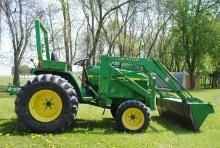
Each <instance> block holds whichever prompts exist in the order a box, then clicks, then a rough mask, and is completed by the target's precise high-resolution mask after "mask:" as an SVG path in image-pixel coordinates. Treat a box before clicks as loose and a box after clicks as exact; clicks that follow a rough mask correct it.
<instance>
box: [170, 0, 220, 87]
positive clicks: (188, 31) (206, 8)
mask: <svg viewBox="0 0 220 148" xmlns="http://www.w3.org/2000/svg"><path fill="white" fill-rule="evenodd" d="M170 3H172V4H173V9H175V16H174V20H175V29H174V30H175V31H176V32H179V34H175V35H177V37H178V38H179V39H178V40H176V41H177V42H179V41H180V44H176V43H175V44H176V45H178V46H179V47H181V48H182V49H183V51H184V57H185V62H186V64H187V71H188V73H189V75H190V84H191V85H190V86H191V89H193V88H194V87H195V80H194V76H195V74H196V67H197V65H198V64H199V59H200V58H201V57H202V56H203V55H204V54H207V53H211V51H212V50H214V49H215V48H216V47H215V46H216V44H215V40H216V39H217V38H214V37H216V32H215V31H214V30H213V26H212V21H213V18H214V16H215V14H214V9H215V7H216V5H218V4H219V1H217V0H216V1H215V0H213V1H209V2H206V1H201V0H175V1H172V2H170ZM217 40H218V39H217Z"/></svg>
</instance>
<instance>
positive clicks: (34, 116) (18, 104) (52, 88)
mask: <svg viewBox="0 0 220 148" xmlns="http://www.w3.org/2000/svg"><path fill="white" fill-rule="evenodd" d="M77 109H78V98H77V94H76V91H75V89H74V87H73V86H72V85H71V84H70V83H68V82H67V80H65V79H63V78H61V77H60V76H56V75H51V74H45V75H39V76H37V77H35V78H34V79H33V80H32V81H28V82H27V83H26V85H25V86H23V87H22V88H21V90H20V91H19V93H18V95H17V98H16V100H15V112H16V114H17V117H18V120H20V121H21V122H22V124H23V125H24V127H25V128H26V129H28V130H29V131H31V132H41V133H42V132H46V133H48V132H58V131H64V130H65V129H66V128H67V127H68V126H70V125H72V124H73V123H74V120H75V117H76V114H77Z"/></svg>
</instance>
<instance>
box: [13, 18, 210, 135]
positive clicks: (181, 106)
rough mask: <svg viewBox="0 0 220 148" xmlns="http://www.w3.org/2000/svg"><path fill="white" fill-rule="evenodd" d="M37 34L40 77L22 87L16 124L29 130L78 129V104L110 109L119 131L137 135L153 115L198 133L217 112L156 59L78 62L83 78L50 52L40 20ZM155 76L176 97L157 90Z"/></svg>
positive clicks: (114, 58) (103, 57)
mask: <svg viewBox="0 0 220 148" xmlns="http://www.w3.org/2000/svg"><path fill="white" fill-rule="evenodd" d="M35 30H36V45H37V54H38V64H37V65H36V66H35V67H34V68H33V69H32V71H31V73H32V74H34V75H36V77H35V78H33V80H29V81H28V82H27V83H26V84H25V85H24V86H23V87H21V89H20V91H19V93H18V94H17V98H16V101H15V112H16V114H17V117H18V120H19V121H20V122H22V124H23V125H24V127H25V128H26V129H27V130H28V131H31V132H41V133H50V132H60V131H65V129H67V128H68V127H70V126H74V123H75V120H76V115H77V110H78V104H79V103H82V104H90V105H94V106H97V107H102V108H104V109H110V111H111V114H112V116H113V118H114V120H115V123H116V127H117V129H118V130H120V131H126V132H133V133H141V132H145V131H146V130H147V128H148V127H149V124H150V121H151V111H157V110H158V112H159V115H160V116H162V117H168V119H170V118H172V119H174V120H172V121H177V122H179V123H180V124H181V125H183V126H184V127H187V128H189V129H192V130H194V131H198V130H199V128H200V127H201V125H202V123H203V122H204V121H205V119H206V118H207V116H208V115H209V114H210V113H214V109H213V106H212V105H211V104H210V103H204V102H203V101H201V100H200V99H198V98H195V97H193V96H192V95H191V94H190V93H188V92H187V91H186V90H185V89H184V88H183V87H182V85H181V84H179V82H178V81H177V79H176V78H175V77H174V76H173V75H172V74H171V73H170V72H169V71H168V70H167V69H166V68H165V66H163V65H162V64H161V63H160V61H159V60H158V59H154V58H151V57H150V58H132V57H112V56H107V55H103V56H101V57H100V61H99V62H97V63H96V64H95V65H91V63H90V59H88V58H86V59H82V60H80V61H78V62H76V63H75V65H78V66H81V67H82V76H81V78H79V77H78V76H77V75H76V74H75V73H74V72H72V71H71V70H70V68H69V67H70V66H71V65H68V64H67V63H66V62H61V61H59V60H58V58H57V56H56V55H55V53H53V52H52V54H50V50H49V44H48V32H47V30H46V29H45V27H44V26H43V25H42V23H41V22H40V20H36V21H35ZM42 32H43V36H42V37H41V35H42ZM42 38H43V40H44V43H41V39H42ZM43 44H44V46H42V45H43ZM44 50H45V54H43V51H44ZM155 76H158V77H159V78H160V79H161V80H163V81H164V83H166V84H167V86H169V89H170V90H172V93H168V92H167V91H164V90H161V89H158V88H157V81H156V79H155ZM94 112H95V110H94Z"/></svg>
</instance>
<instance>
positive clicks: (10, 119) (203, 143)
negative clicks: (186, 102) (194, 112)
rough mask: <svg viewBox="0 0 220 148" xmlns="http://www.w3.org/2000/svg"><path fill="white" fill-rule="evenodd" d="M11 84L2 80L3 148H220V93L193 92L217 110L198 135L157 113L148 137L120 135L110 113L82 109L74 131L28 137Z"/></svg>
mask: <svg viewBox="0 0 220 148" xmlns="http://www.w3.org/2000/svg"><path fill="white" fill-rule="evenodd" d="M10 81H11V78H8V77H1V78H0V102H1V103H0V147H107V148H108V147H110V148H113V147H132V148H133V147H135V148H136V147H184V148H185V147H220V140H219V139H220V89H202V90H195V91H192V94H193V95H194V96H196V97H198V98H204V99H203V100H204V101H206V102H212V104H213V105H214V108H215V113H214V114H211V115H210V116H209V117H208V118H207V120H206V121H205V123H204V124H203V125H202V127H201V130H200V131H199V132H197V133H195V132H192V131H189V130H187V129H184V128H182V127H180V126H179V125H177V124H174V123H173V122H172V121H168V120H165V119H162V118H159V116H158V114H157V113H156V112H153V113H152V121H151V124H150V127H149V129H148V130H147V131H146V132H145V133H143V134H128V133H119V132H118V131H116V130H115V123H114V120H113V119H112V117H111V115H110V113H109V111H108V110H106V112H105V114H104V115H102V113H103V109H101V108H97V107H94V106H89V105H80V106H79V112H78V115H77V120H76V127H75V128H74V129H73V128H69V129H68V130H67V131H66V132H64V133H59V134H39V135H37V134H33V133H27V132H26V131H25V130H24V129H23V127H22V126H21V125H20V123H19V122H17V120H16V115H15V113H14V100H15V96H9V95H8V93H6V92H5V90H6V88H7V87H6V86H7V84H8V83H9V82H10ZM22 81H23V82H24V81H25V80H22Z"/></svg>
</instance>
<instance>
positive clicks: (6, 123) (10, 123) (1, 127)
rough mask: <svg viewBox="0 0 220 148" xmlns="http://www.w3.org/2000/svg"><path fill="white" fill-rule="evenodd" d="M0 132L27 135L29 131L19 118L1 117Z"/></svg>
mask: <svg viewBox="0 0 220 148" xmlns="http://www.w3.org/2000/svg"><path fill="white" fill-rule="evenodd" d="M0 133H2V134H3V135H6V134H10V135H12V136H15V135H16V136H17V135H26V134H27V131H26V130H25V129H24V128H23V127H22V125H21V123H20V122H18V121H17V120H9V119H0Z"/></svg>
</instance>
